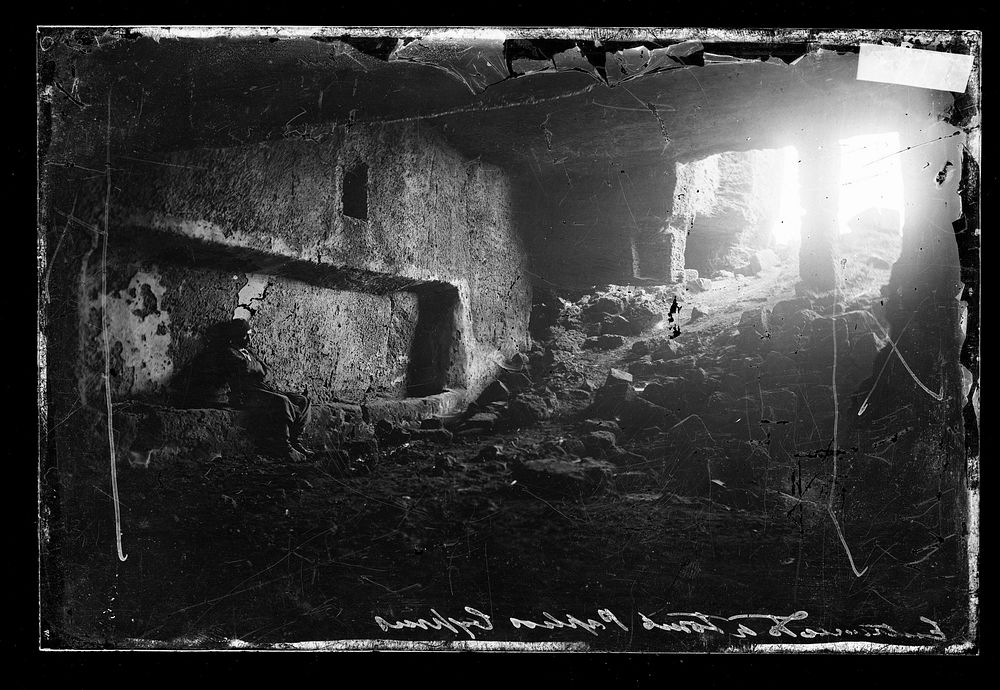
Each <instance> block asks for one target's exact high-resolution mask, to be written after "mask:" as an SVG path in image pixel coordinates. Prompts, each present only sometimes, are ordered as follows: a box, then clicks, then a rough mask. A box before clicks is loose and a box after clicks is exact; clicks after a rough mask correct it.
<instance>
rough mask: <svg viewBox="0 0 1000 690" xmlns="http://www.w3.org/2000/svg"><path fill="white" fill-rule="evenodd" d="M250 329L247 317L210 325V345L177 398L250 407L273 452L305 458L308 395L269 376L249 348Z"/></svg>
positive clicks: (267, 447)
mask: <svg viewBox="0 0 1000 690" xmlns="http://www.w3.org/2000/svg"><path fill="white" fill-rule="evenodd" d="M251 333H253V331H252V330H251V329H250V324H249V323H247V322H246V321H244V320H243V319H233V320H232V321H229V322H227V323H222V324H218V325H217V327H215V328H214V329H213V330H211V331H210V332H209V333H208V343H207V345H206V347H205V349H204V350H203V351H202V352H200V353H199V354H198V355H197V356H196V357H195V358H194V359H193V360H192V362H191V365H190V368H189V369H188V371H187V372H186V376H184V377H183V380H182V381H181V382H180V384H181V385H179V386H178V387H177V388H179V390H178V394H179V396H178V397H179V399H178V402H179V403H180V404H182V405H184V406H185V407H234V408H236V409H240V410H248V411H250V412H251V413H252V414H253V417H254V418H255V419H254V422H255V424H256V425H258V426H257V431H258V432H259V433H261V435H262V437H263V441H264V446H265V451H266V452H268V454H270V455H275V456H277V457H281V458H284V459H288V460H296V461H301V460H304V459H305V455H307V454H308V452H309V451H308V450H306V448H305V447H304V446H303V445H302V444H301V443H300V442H299V436H301V435H302V432H303V430H304V429H305V426H306V423H307V422H308V421H309V409H310V402H309V398H308V397H306V395H305V394H297V393H286V392H282V391H279V390H277V389H276V388H274V387H273V386H271V385H270V384H268V383H267V382H266V381H265V380H264V379H265V377H266V376H267V370H268V369H267V365H266V364H264V362H263V361H261V359H260V358H259V357H257V355H256V354H254V353H253V352H252V351H251V350H250V347H249V344H250V335H251ZM227 388H228V391H227Z"/></svg>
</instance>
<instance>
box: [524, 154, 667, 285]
mask: <svg viewBox="0 0 1000 690" xmlns="http://www.w3.org/2000/svg"><path fill="white" fill-rule="evenodd" d="M672 176H673V171H672V169H671V166H670V165H669V164H665V163H662V162H661V161H659V160H657V161H656V163H655V164H649V163H648V162H644V163H643V164H642V165H637V164H635V163H634V162H632V161H627V162H621V161H602V162H601V163H599V164H595V165H594V166H593V167H592V168H587V169H580V168H574V169H570V168H566V169H561V168H560V169H559V172H558V174H555V175H552V176H547V177H539V176H538V175H537V173H536V172H534V171H533V170H524V171H523V172H522V173H521V174H520V178H521V180H522V183H521V184H520V185H519V189H518V194H517V198H518V205H517V213H518V224H519V225H520V226H521V227H524V228H526V229H527V231H526V233H525V236H526V238H527V241H528V245H529V252H530V255H531V260H532V265H531V271H532V277H533V278H534V279H535V280H536V283H537V284H538V285H539V286H540V287H542V288H544V289H556V290H559V289H565V290H578V289H589V288H591V287H594V286H596V285H606V284H609V283H610V284H619V285H628V284H632V283H634V282H635V281H636V279H654V280H655V279H663V278H664V276H665V275H666V264H665V261H666V256H667V255H669V253H670V245H669V242H668V239H667V238H666V236H665V234H664V233H663V232H662V231H661V229H662V226H663V218H664V216H665V214H666V213H667V212H668V211H669V200H670V199H669V195H670V189H671V186H672Z"/></svg>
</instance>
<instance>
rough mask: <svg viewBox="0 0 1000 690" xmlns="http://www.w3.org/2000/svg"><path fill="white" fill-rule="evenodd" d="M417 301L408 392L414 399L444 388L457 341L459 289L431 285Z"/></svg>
mask: <svg viewBox="0 0 1000 690" xmlns="http://www.w3.org/2000/svg"><path fill="white" fill-rule="evenodd" d="M417 300H418V309H419V311H418V315H417V325H416V330H415V332H414V334H413V345H412V347H411V349H410V363H409V370H408V371H407V377H406V394H407V396H409V397H411V398H422V397H426V396H428V395H436V394H438V393H441V392H443V391H444V389H445V387H446V386H447V385H448V383H449V381H448V375H449V371H450V370H451V368H452V361H453V355H454V352H455V346H456V344H457V341H456V322H455V312H456V309H457V307H458V291H457V290H455V289H454V288H453V287H451V286H448V287H438V286H428V287H425V288H423V289H421V290H418V291H417Z"/></svg>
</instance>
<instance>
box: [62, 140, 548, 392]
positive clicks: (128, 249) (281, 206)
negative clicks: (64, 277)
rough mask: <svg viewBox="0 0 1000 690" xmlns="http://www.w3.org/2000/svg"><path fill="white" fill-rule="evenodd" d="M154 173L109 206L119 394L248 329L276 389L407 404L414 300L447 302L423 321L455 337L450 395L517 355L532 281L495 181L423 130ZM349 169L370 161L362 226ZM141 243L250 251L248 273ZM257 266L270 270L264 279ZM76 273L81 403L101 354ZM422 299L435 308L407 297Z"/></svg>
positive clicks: (499, 179)
mask: <svg viewBox="0 0 1000 690" xmlns="http://www.w3.org/2000/svg"><path fill="white" fill-rule="evenodd" d="M163 162H164V163H167V165H161V166H156V167H154V168H153V169H152V170H147V169H144V170H143V172H144V173H148V174H143V175H142V176H131V177H128V178H124V179H122V180H121V188H120V191H119V192H117V193H116V196H115V198H114V199H113V211H112V216H111V218H112V222H111V238H112V239H111V245H110V247H111V250H112V251H111V253H110V255H109V286H108V287H109V289H108V292H109V299H108V317H109V322H110V331H111V335H112V360H113V362H112V369H113V374H112V379H113V392H114V393H115V395H116V397H117V398H119V399H121V398H127V397H153V398H155V397H158V396H162V394H163V393H164V392H165V388H166V386H167V385H168V384H169V380H170V378H171V377H172V375H174V374H175V373H176V372H177V371H178V370H180V368H182V367H183V365H184V364H185V363H186V362H187V361H188V360H189V359H190V358H191V357H192V356H193V355H194V354H195V353H196V352H197V350H198V348H199V347H200V346H201V344H202V341H201V337H202V334H203V333H204V329H205V327H207V326H208V325H209V324H210V323H213V322H215V321H219V320H225V319H229V318H232V317H234V316H238V317H243V318H246V317H248V316H249V317H250V321H251V324H252V326H253V328H254V330H255V331H256V334H255V337H256V343H255V344H256V347H257V349H258V351H259V353H260V354H261V355H262V357H263V358H264V359H265V361H267V362H268V364H269V365H270V367H271V371H272V374H271V376H272V377H273V379H274V381H275V383H276V384H277V385H279V386H282V387H284V388H287V389H290V390H301V389H302V388H304V387H306V386H308V387H309V388H310V389H311V390H312V391H313V392H314V394H315V395H316V396H317V397H318V398H319V399H324V398H326V399H332V398H341V399H351V400H356V399H362V398H371V397H379V396H384V397H393V398H398V397H405V395H406V394H407V390H408V386H410V385H412V384H413V382H412V381H410V380H408V379H409V376H408V374H407V364H408V360H409V357H410V355H411V350H412V347H413V339H414V334H415V333H416V331H417V328H418V321H419V320H420V318H421V312H420V310H419V309H418V304H420V303H421V301H423V302H424V303H426V302H428V300H429V301H430V302H440V300H441V299H444V300H445V306H444V311H445V312H448V314H447V316H448V317H449V318H447V319H442V318H441V317H440V316H437V317H434V318H437V319H438V322H440V323H441V324H443V325H444V326H445V327H451V328H453V329H454V331H453V333H451V334H448V335H450V336H451V337H449V338H446V339H445V341H444V342H446V343H447V342H448V341H451V352H450V356H451V366H450V367H448V370H447V373H446V375H445V376H444V379H443V382H444V383H445V384H446V385H447V386H449V387H453V388H460V389H467V390H468V391H469V394H470V395H472V396H474V395H475V394H477V392H478V391H479V390H480V389H481V388H482V387H484V386H485V384H486V383H488V381H489V380H490V378H491V377H492V375H493V373H494V371H495V366H496V362H497V360H498V359H499V357H501V356H503V357H506V356H509V355H510V354H512V353H513V352H515V351H516V350H518V349H519V348H520V347H522V346H523V344H524V341H525V337H526V332H527V320H528V313H529V305H530V285H529V282H528V281H527V280H526V279H525V275H524V271H525V268H526V258H525V253H524V250H523V248H522V245H521V241H520V239H519V237H518V234H517V232H516V230H515V228H514V225H513V223H512V220H511V212H510V200H509V185H508V182H507V180H506V177H505V175H504V174H503V173H502V172H501V171H500V170H499V169H497V168H494V167H491V166H486V165H482V164H480V163H478V162H476V161H467V160H465V159H463V158H462V157H461V156H460V155H459V154H458V153H456V152H454V151H453V150H451V149H450V148H449V147H448V146H447V145H446V144H445V143H444V142H443V140H441V139H440V138H439V137H438V136H437V135H436V134H435V133H434V132H433V131H430V130H426V128H424V129H418V128H417V127H416V126H410V125H405V126H402V127H396V128H390V127H379V128H373V129H362V128H356V129H351V130H349V131H348V132H347V133H346V134H345V133H339V134H336V135H331V136H330V137H328V138H326V139H324V140H322V141H310V142H305V141H291V140H289V141H280V142H272V143H267V144H260V145H256V146H246V147H238V148H233V149H212V150H207V149H202V150H192V151H185V152H180V153H177V154H173V155H171V156H170V157H169V158H168V159H165V160H164V161H163ZM356 163H366V164H367V165H368V219H367V220H359V219H355V218H351V217H348V216H345V215H344V214H343V213H342V206H341V185H342V180H343V175H344V171H345V170H349V169H351V168H352V167H353V166H354V165H355V164H356ZM147 168H148V166H147ZM93 220H94V221H95V222H96V218H93ZM149 233H154V235H155V233H162V236H168V237H171V238H179V240H180V241H181V242H182V247H183V243H184V242H187V243H189V244H190V247H191V252H192V253H193V254H197V253H198V252H200V251H201V250H202V249H204V248H206V247H212V248H214V250H215V251H220V250H221V251H222V252H223V256H225V257H226V262H227V265H228V263H229V259H232V260H233V261H235V264H236V265H239V262H240V261H241V260H242V259H241V257H244V256H245V255H247V253H248V252H252V253H253V255H254V256H255V257H256V259H255V261H256V264H254V268H253V269H252V270H251V269H249V268H248V269H247V270H239V271H233V270H228V269H227V270H223V269H221V268H213V267H212V266H205V265H203V264H204V262H202V265H195V264H189V265H185V263H184V261H183V253H184V252H183V251H181V252H180V258H178V255H177V254H176V253H175V254H174V255H173V257H172V259H171V261H169V262H164V261H158V260H156V257H155V248H156V246H158V245H157V243H156V240H155V238H154V239H148V237H150V236H151V235H149ZM147 250H148V251H150V252H153V253H154V254H153V255H150V254H149V253H148V252H147ZM144 255H145V256H144ZM260 257H265V258H267V257H270V258H269V259H268V262H269V265H266V266H264V267H263V268H261V266H260V263H261V259H260ZM287 262H297V263H298V264H302V265H308V266H309V267H311V269H314V270H315V271H316V272H317V275H319V274H322V273H323V271H329V272H332V273H337V272H338V271H341V272H351V271H353V272H355V273H363V274H364V275H368V276H373V278H372V280H371V282H370V284H364V283H363V281H362V284H352V285H351V286H350V287H349V288H348V289H331V288H330V286H329V285H319V284H310V283H309V282H303V281H302V280H297V279H294V278H293V277H289V276H288V275H285V272H284V266H285V264H286V263H287ZM83 275H84V276H85V278H84V280H83V282H81V288H80V289H81V291H83V292H84V293H85V298H84V299H81V300H80V309H81V310H82V311H83V312H85V313H86V317H85V318H83V319H82V320H83V321H84V322H85V324H84V326H83V327H82V332H81V335H80V337H81V349H82V358H83V361H84V362H85V363H86V366H85V368H84V370H83V371H81V372H79V375H81V376H82V377H83V379H84V381H85V382H84V387H87V388H90V389H91V392H93V390H96V389H97V388H99V386H100V376H99V372H100V369H101V366H102V362H101V358H102V356H103V355H102V354H101V349H100V291H99V286H100V282H99V276H98V275H97V273H96V266H95V263H94V262H93V261H91V262H90V265H89V268H88V269H86V270H84V271H83ZM355 282H357V281H355ZM430 285H433V286H436V287H435V295H439V296H440V295H443V297H434V298H433V299H432V298H430V297H429V295H426V294H425V295H424V296H423V297H418V293H421V294H423V293H422V292H421V291H423V292H426V291H427V286H430ZM442 286H443V287H442ZM449 299H450V300H453V302H454V304H453V306H451V305H450V304H449V303H448V300H449ZM434 310H435V311H440V310H441V308H440V307H435V308H434ZM450 312H454V313H453V315H452V314H451V313H450ZM452 316H453V318H451V317H452ZM428 318H429V317H428ZM425 320H426V319H425ZM425 330H426V324H425Z"/></svg>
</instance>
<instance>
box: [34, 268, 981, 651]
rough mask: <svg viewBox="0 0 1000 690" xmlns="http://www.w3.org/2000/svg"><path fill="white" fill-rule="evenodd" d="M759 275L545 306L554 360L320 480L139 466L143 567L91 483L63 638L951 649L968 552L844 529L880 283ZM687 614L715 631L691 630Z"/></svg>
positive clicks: (83, 483)
mask: <svg viewBox="0 0 1000 690" xmlns="http://www.w3.org/2000/svg"><path fill="white" fill-rule="evenodd" d="M758 268H760V270H759V271H758V272H757V273H756V274H755V275H749V276H734V275H731V274H730V275H719V276H716V277H714V278H713V279H711V280H706V279H704V278H701V277H695V276H689V277H690V278H691V280H689V281H688V282H687V284H686V285H685V286H665V287H655V288H645V289H642V288H635V287H610V288H608V289H606V290H602V291H599V292H597V293H595V294H591V295H583V296H576V295H570V296H567V297H558V296H552V297H551V298H550V299H549V300H548V301H547V302H546V301H540V302H539V305H537V308H536V313H535V314H534V315H533V324H532V327H533V332H534V334H535V339H534V341H533V343H534V344H533V346H532V349H531V350H530V351H528V352H526V353H524V354H523V356H521V357H515V358H514V359H513V360H511V361H508V362H507V363H506V364H505V367H506V368H505V370H503V373H502V374H501V376H500V377H498V380H497V382H495V384H494V385H492V386H491V387H490V388H488V389H487V390H486V391H485V392H484V394H483V396H482V397H481V398H480V399H479V400H478V401H477V403H476V404H475V405H473V407H472V408H471V409H470V410H469V411H468V412H467V413H465V414H463V415H461V416H459V417H455V418H447V419H427V420H424V421H423V422H422V423H421V424H419V425H418V424H413V425H393V424H387V423H383V424H379V425H376V426H375V428H374V429H373V433H374V437H373V438H372V439H371V440H370V441H368V442H365V443H357V442H355V443H352V444H349V445H348V444H345V445H344V446H342V447H336V448H331V447H327V448H322V449H317V452H316V454H315V455H313V456H312V457H311V458H310V460H309V462H306V463H298V464H288V463H284V464H283V463H280V462H276V461H274V460H272V459H269V458H266V457H261V456H256V455H246V454H236V453H233V454H223V456H222V457H220V458H204V457H202V458H197V457H193V456H185V455H183V454H181V455H178V456H177V457H174V458H172V459H171V460H170V462H165V463H151V464H150V465H149V466H148V467H132V466H129V465H126V464H123V465H122V467H121V470H120V473H119V484H120V487H119V488H120V501H121V511H122V524H123V530H124V533H123V546H124V551H125V552H126V553H127V555H128V559H127V560H126V561H125V562H119V561H117V559H116V558H115V557H114V552H115V547H114V543H115V540H114V527H113V525H114V522H113V511H112V507H111V503H110V500H109V496H108V481H107V477H106V476H105V473H104V472H103V470H102V468H99V467H98V468H94V469H93V470H90V471H87V470H81V471H80V472H78V473H77V475H75V476H74V478H73V485H72V487H68V488H67V490H66V491H65V507H64V517H65V523H64V524H65V530H64V531H62V532H60V533H59V534H58V535H55V536H54V539H55V541H54V542H53V543H54V545H55V547H56V548H57V549H58V553H59V558H60V562H61V563H62V564H63V566H64V567H63V572H62V576H63V580H64V583H63V584H64V587H65V592H66V595H65V597H64V601H65V607H64V611H63V614H64V616H63V619H64V621H65V623H64V626H63V630H62V631H60V632H59V633H58V637H59V638H60V640H61V641H62V643H63V644H66V645H69V646H78V647H95V646H97V647H99V646H112V647H128V646H143V645H150V644H161V645H165V646H178V645H183V646H201V647H219V646H222V647H225V646H233V645H234V644H247V645H270V644H276V643H287V642H302V641H308V640H350V639H373V638H379V639H383V638H390V639H395V640H442V641H455V640H463V639H465V640H468V639H469V638H470V637H471V635H470V634H469V633H467V632H464V631H463V630H462V629H458V630H457V631H456V630H454V629H452V630H449V629H448V628H447V627H445V628H444V629H440V630H435V629H425V630H420V629H413V628H412V627H400V628H399V629H397V628H396V627H393V625H389V626H388V628H387V629H386V628H385V626H384V625H380V621H381V623H382V624H386V625H388V624H395V623H398V622H402V621H417V620H419V619H421V618H422V619H424V620H425V621H431V620H433V615H434V614H433V613H432V610H433V611H434V612H439V613H440V614H441V615H442V616H443V617H446V618H447V617H449V616H450V617H455V618H476V616H477V615H478V614H472V613H469V612H468V611H467V609H466V607H469V608H471V609H473V610H474V611H476V612H480V613H481V614H482V615H483V616H489V618H490V621H491V623H492V626H493V627H492V629H491V630H485V629H483V628H474V633H473V634H474V635H475V637H476V639H477V640H488V641H489V640H492V641H510V640H515V641H522V642H559V641H583V642H586V643H588V644H590V645H592V646H593V647H595V648H607V649H632V650H640V649H650V650H653V649H656V650H660V649H670V650H698V649H721V648H727V647H730V646H733V645H740V644H747V643H751V642H755V641H756V642H759V641H761V640H764V641H770V642H788V643H792V642H805V641H840V640H843V639H854V640H862V641H876V642H878V641H892V642H899V643H911V644H912V643H920V644H929V643H939V642H941V641H942V638H944V639H957V638H958V637H960V634H961V626H962V625H963V623H962V621H963V620H964V618H963V616H964V613H963V604H962V601H963V598H962V596H961V591H960V589H961V588H960V587H959V586H958V584H957V582H958V581H957V580H956V579H955V578H956V577H957V576H955V575H952V574H951V573H952V572H953V571H954V568H952V567H949V561H948V560H947V559H948V558H949V556H948V555H947V549H946V548H942V549H936V550H933V551H930V552H929V553H925V552H919V551H917V552H913V549H911V552H913V553H912V554H911V555H912V559H909V558H900V557H899V555H898V554H899V550H898V549H895V550H894V549H892V548H886V546H887V545H891V544H892V542H893V541H894V540H895V541H896V542H897V543H898V542H899V541H900V540H901V539H902V537H901V536H900V535H901V534H903V531H901V530H900V529H899V526H898V525H894V524H886V525H880V524H878V523H875V522H871V523H861V522H858V521H853V522H852V520H851V513H850V511H844V510H842V506H841V505H839V504H838V506H836V507H837V511H838V514H839V515H840V521H839V522H836V523H835V522H834V520H832V519H831V514H830V511H828V506H830V505H832V504H831V501H830V499H829V495H830V493H829V492H830V491H831V488H832V484H833V476H832V467H831V458H832V457H836V454H835V453H833V452H832V447H833V446H834V444H833V416H834V411H835V409H840V407H842V408H843V409H844V410H856V409H858V406H859V405H860V404H861V397H862V396H863V393H864V391H865V385H864V384H865V382H866V380H868V379H869V378H870V377H871V374H872V371H871V363H872V360H873V359H874V356H875V353H876V352H877V350H878V349H879V348H880V347H883V346H884V345H885V340H884V336H885V333H884V331H882V328H883V327H884V320H882V316H881V314H880V313H879V304H880V299H879V295H878V291H877V285H878V283H879V279H880V278H882V277H884V276H880V275H878V274H876V273H875V272H874V269H872V270H870V271H869V270H867V269H865V270H862V271H859V272H858V273H857V274H856V275H854V278H855V280H853V282H850V283H849V288H851V291H847V293H846V294H843V295H837V296H834V295H813V294H807V293H802V292H801V291H800V292H799V294H797V293H796V289H795V287H794V285H795V282H796V280H795V278H796V274H797V267H796V266H795V265H794V263H793V262H789V261H786V262H784V263H780V262H777V261H776V262H774V263H773V264H770V265H767V266H763V267H758ZM834 317H836V318H834ZM835 348H836V349H835ZM834 362H836V363H837V365H838V370H837V374H836V376H837V382H838V386H837V390H838V391H839V396H840V397H839V399H838V400H837V401H835V400H834V397H833V389H832V387H831V385H830V384H831V382H832V380H833V378H832V377H833V376H834V374H833V363H834ZM869 383H870V382H869ZM857 391H861V392H860V393H858V394H856V395H853V396H852V395H851V394H852V393H856V392H857ZM835 406H840V407H835ZM848 441H849V439H848V440H847V441H845V443H847V442H848ZM890 445H891V444H890ZM908 529H910V528H908ZM912 529H918V528H916V527H913V528H912ZM838 530H839V531H838ZM841 535H846V539H847V540H848V541H850V543H851V544H853V551H854V553H853V554H852V555H853V558H855V560H857V564H856V568H857V569H862V568H868V570H867V571H865V574H864V576H863V577H857V576H855V574H854V573H853V572H852V566H851V563H850V561H849V559H848V557H847V555H846V550H845V548H844V541H843V540H842V538H841ZM884 554H889V555H888V556H885V555H884ZM914 562H916V563H914ZM601 611H603V612H604V615H605V617H602V614H601V613H600V612H601ZM609 612H610V613H611V614H613V616H614V617H615V618H616V619H617V621H618V622H619V623H620V624H616V623H615V622H613V621H611V620H609V619H608V618H607V617H606V615H607V614H608V613H609ZM683 612H687V613H688V614H690V615H687V618H688V619H692V620H695V621H696V622H697V621H701V626H702V627H701V628H700V629H699V628H698V626H697V625H692V624H690V623H689V624H687V625H682V626H676V625H675V626H673V627H671V625H670V623H671V621H673V622H676V621H677V620H678V618H677V617H676V616H675V614H678V613H683ZM691 612H700V614H701V615H702V618H696V617H695V618H692V616H696V615H697V614H692V613H691ZM796 612H805V613H806V614H807V617H806V616H798V617H794V615H797V614H796ZM546 613H548V614H550V617H549V618H546V617H545V614H546ZM744 614H745V615H749V616H752V617H751V618H739V616H742V615H744ZM705 616H709V617H711V616H718V617H719V618H708V619H706V618H705ZM569 617H576V619H577V620H578V621H581V620H582V621H587V620H588V619H590V620H591V621H592V622H594V623H602V625H601V627H600V628H599V629H598V628H596V626H591V627H592V628H595V629H592V630H587V629H585V627H584V626H577V625H575V624H573V623H572V621H571V619H570V618H569ZM921 617H923V618H926V619H928V620H930V621H933V622H934V624H935V625H937V626H940V629H941V630H942V631H943V632H942V633H941V634H940V635H938V634H937V633H936V632H933V631H934V626H932V625H931V624H930V623H928V622H927V621H925V620H923V619H922V618H921ZM476 619H477V620H483V619H482V618H476ZM511 619H515V620H519V621H521V624H519V625H515V624H514V623H513V621H512V620H511ZM723 619H725V620H723ZM782 619H783V620H784V621H785V623H784V624H783V625H784V626H785V627H784V629H782V628H781V627H776V626H777V625H778V624H777V621H779V620H782ZM527 620H530V621H534V622H536V623H537V625H535V626H529V625H527V624H524V623H523V621H527ZM553 620H558V621H560V624H559V625H556V624H555V623H552V621H553ZM708 620H712V621H715V622H716V623H717V624H718V625H716V626H715V627H716V630H713V629H711V628H709V627H708V623H707V622H706V621H708ZM790 620H794V623H791V622H789V621H790ZM544 621H549V623H550V625H547V626H545V625H543V622H544ZM738 621H743V622H744V623H746V625H747V626H748V627H749V629H750V630H754V631H756V632H755V634H748V633H747V630H746V629H743V631H742V632H740V629H739V627H738ZM866 625H867V626H869V627H864V626H866ZM879 625H881V626H883V627H882V628H879V627H877V626H879ZM807 626H811V627H807ZM425 627H430V628H433V627H434V626H429V625H428V626H425ZM438 627H440V626H438ZM785 630H788V632H785ZM807 630H812V631H813V633H815V634H813V635H810V634H809V633H808V632H806V631H807ZM890 630H892V631H893V632H892V633H890V632H889V631H890ZM817 631H822V632H818V633H817ZM834 631H839V632H837V633H834ZM878 631H881V633H879V632H878ZM880 634H881V638H882V639H875V638H877V637H879V635H880ZM817 635H818V636H819V637H820V638H821V639H819V640H817V639H814V638H815V637H817ZM908 635H909V636H908ZM234 640H238V641H239V642H238V643H234V642H233V641H234Z"/></svg>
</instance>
